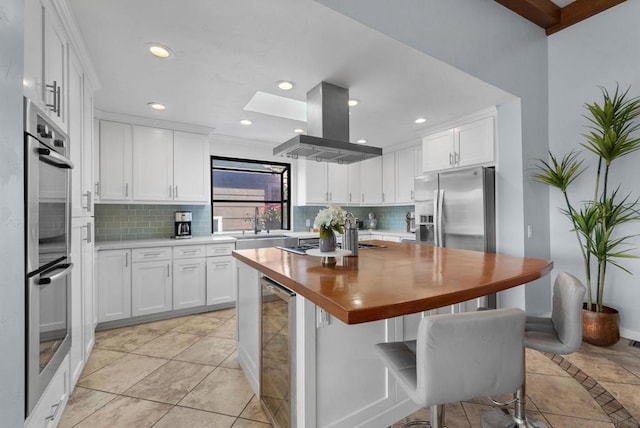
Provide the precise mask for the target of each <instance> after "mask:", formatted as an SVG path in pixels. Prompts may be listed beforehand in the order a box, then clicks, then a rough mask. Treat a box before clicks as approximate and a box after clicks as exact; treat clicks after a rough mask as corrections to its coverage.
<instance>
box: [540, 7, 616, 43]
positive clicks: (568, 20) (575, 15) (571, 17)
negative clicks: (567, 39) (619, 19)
mask: <svg viewBox="0 0 640 428" xmlns="http://www.w3.org/2000/svg"><path fill="white" fill-rule="evenodd" d="M624 1H626V0H576V1H574V2H573V3H569V4H568V5H566V6H565V7H563V8H562V9H561V10H560V22H559V23H557V24H554V25H551V26H548V27H543V28H544V29H545V30H546V33H547V36H548V35H550V34H553V33H557V32H558V31H560V30H562V29H564V28H567V27H569V26H571V25H573V24H576V23H578V22H580V21H583V20H585V19H587V18H590V17H592V16H593V15H596V14H598V13H600V12H603V11H605V10H607V9H609V8H610V7H613V6H615V5H618V4H620V3H622V2H624Z"/></svg>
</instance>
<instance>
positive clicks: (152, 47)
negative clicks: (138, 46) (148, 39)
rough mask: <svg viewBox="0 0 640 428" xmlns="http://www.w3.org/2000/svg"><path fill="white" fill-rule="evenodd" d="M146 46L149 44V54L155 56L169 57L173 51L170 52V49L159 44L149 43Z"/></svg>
mask: <svg viewBox="0 0 640 428" xmlns="http://www.w3.org/2000/svg"><path fill="white" fill-rule="evenodd" d="M147 46H149V52H150V53H151V55H153V56H155V57H158V58H169V57H170V56H172V55H173V53H172V52H171V49H169V48H168V47H166V46H163V45H161V44H158V43H149V44H148V45H147Z"/></svg>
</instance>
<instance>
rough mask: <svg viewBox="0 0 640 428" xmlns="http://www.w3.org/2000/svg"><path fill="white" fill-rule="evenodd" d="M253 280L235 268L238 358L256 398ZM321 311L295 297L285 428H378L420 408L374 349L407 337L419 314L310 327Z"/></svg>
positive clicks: (248, 271)
mask: <svg viewBox="0 0 640 428" xmlns="http://www.w3.org/2000/svg"><path fill="white" fill-rule="evenodd" d="M260 275H261V274H260V273H259V272H258V271H257V270H255V269H253V268H251V267H249V266H247V265H246V264H244V263H241V262H239V263H238V277H237V278H238V299H237V319H238V332H237V333H238V335H237V338H238V360H239V363H240V366H241V367H242V369H243V370H244V372H245V374H246V376H247V379H248V380H249V383H250V384H251V387H252V388H253V390H254V392H255V393H256V394H258V395H259V393H260V388H259V386H260V385H259V379H260V375H259V373H260V371H259V361H260V360H259V349H260V346H259V340H260V317H259V311H260V308H259V299H260V287H259V276H260ZM321 311H323V310H322V309H320V308H319V307H317V306H316V305H315V304H313V303H311V302H310V301H309V300H307V299H305V298H304V297H302V296H300V295H297V296H296V328H295V330H296V334H295V359H296V362H295V368H294V370H295V376H296V381H295V385H296V399H295V402H294V403H292V407H293V408H294V410H293V411H294V421H295V424H292V426H295V427H298V428H302V427H304V428H315V427H318V428H320V427H322V428H324V427H336V428H338V427H344V428H354V427H367V428H372V427H373V428H375V427H380V428H383V427H388V426H390V425H391V424H393V423H394V422H396V421H398V420H400V419H402V418H404V417H406V416H407V415H409V414H411V413H413V412H415V411H417V410H418V409H419V408H420V406H418V405H417V404H415V403H414V402H413V401H411V400H410V399H409V398H408V397H407V396H406V395H405V394H404V393H403V392H402V390H401V389H400V388H399V387H397V385H396V382H395V380H394V379H393V378H392V377H391V376H390V375H389V374H388V372H387V370H386V368H385V367H384V365H383V364H382V362H381V360H380V359H379V357H378V356H377V355H376V353H375V352H374V345H375V344H376V343H379V342H385V341H395V340H411V339H415V335H416V331H417V325H418V322H419V320H420V318H421V314H414V315H407V316H402V317H396V318H391V319H387V320H381V321H374V322H369V323H363V324H353V325H347V324H345V323H343V322H342V321H340V320H338V319H336V318H334V317H331V316H329V324H328V325H320V326H318V325H319V324H320V323H319V321H318V320H320V319H321V318H322V317H321V316H320V312H321ZM326 315H328V314H326Z"/></svg>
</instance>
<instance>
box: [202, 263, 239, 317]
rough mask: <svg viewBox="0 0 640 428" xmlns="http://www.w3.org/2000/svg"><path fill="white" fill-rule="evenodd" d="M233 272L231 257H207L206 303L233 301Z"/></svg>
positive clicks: (234, 290)
mask: <svg viewBox="0 0 640 428" xmlns="http://www.w3.org/2000/svg"><path fill="white" fill-rule="evenodd" d="M234 272H235V269H234V261H233V257H231V256H219V257H207V305H216V304H219V303H230V302H235V300H236V286H235V281H234V276H235V275H234Z"/></svg>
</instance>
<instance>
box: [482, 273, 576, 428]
mask: <svg viewBox="0 0 640 428" xmlns="http://www.w3.org/2000/svg"><path fill="white" fill-rule="evenodd" d="M585 292H586V290H585V287H584V285H582V283H581V282H580V280H579V279H578V278H576V277H575V276H573V275H571V274H569V273H566V272H562V273H560V274H559V275H558V277H557V278H556V281H555V283H554V285H553V305H552V309H551V317H550V318H549V317H532V316H528V317H527V321H526V324H525V333H524V346H525V347H527V348H531V349H535V350H536V351H542V352H551V353H554V354H561V355H566V354H570V353H572V352H575V351H576V350H577V349H578V348H579V347H580V344H581V343H582V301H583V300H584V295H585ZM525 400H526V382H524V381H523V382H522V387H521V388H520V389H519V390H518V391H517V392H516V394H515V397H514V400H513V401H514V403H515V409H514V414H513V416H511V415H506V414H505V413H503V412H501V413H500V414H498V413H497V412H492V413H485V414H484V415H483V427H484V426H485V425H484V423H485V420H486V424H487V426H503V427H545V425H544V424H543V423H541V422H539V421H536V420H535V419H532V418H528V417H527V416H526V414H525ZM497 404H505V403H497ZM499 420H500V422H499Z"/></svg>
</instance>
